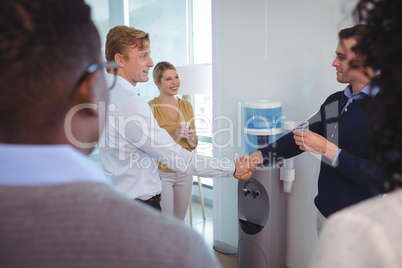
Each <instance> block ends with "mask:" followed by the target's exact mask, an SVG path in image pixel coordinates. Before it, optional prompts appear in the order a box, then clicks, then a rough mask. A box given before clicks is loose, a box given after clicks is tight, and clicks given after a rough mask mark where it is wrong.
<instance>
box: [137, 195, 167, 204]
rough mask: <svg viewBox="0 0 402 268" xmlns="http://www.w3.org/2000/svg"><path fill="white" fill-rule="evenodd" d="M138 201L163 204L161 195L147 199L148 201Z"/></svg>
mask: <svg viewBox="0 0 402 268" xmlns="http://www.w3.org/2000/svg"><path fill="white" fill-rule="evenodd" d="M137 200H140V201H143V202H147V203H153V202H157V203H160V202H161V194H157V195H154V196H153V197H151V198H149V199H146V200H142V199H137Z"/></svg>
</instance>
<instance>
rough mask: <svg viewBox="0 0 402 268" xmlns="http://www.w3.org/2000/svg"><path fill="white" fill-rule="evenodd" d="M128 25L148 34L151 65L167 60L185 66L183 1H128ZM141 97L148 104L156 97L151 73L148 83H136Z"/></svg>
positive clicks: (184, 6)
mask: <svg viewBox="0 0 402 268" xmlns="http://www.w3.org/2000/svg"><path fill="white" fill-rule="evenodd" d="M129 9H130V13H129V18H130V26H132V27H134V28H138V29H140V30H143V31H145V32H147V33H149V35H150V38H151V55H152V59H153V61H154V64H157V63H158V62H160V61H169V62H170V63H172V64H173V65H176V66H177V65H184V64H186V63H187V6H186V0H169V1H166V0H148V1H144V0H129ZM138 90H139V91H140V93H141V97H144V99H146V100H147V101H148V100H150V99H153V98H154V97H156V96H158V95H159V91H158V88H157V87H156V86H155V84H154V82H153V79H152V74H150V75H149V82H148V83H139V84H138Z"/></svg>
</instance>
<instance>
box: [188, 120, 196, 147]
mask: <svg viewBox="0 0 402 268" xmlns="http://www.w3.org/2000/svg"><path fill="white" fill-rule="evenodd" d="M186 139H187V144H188V145H189V146H190V148H191V149H194V148H195V147H197V143H198V141H197V139H196V138H195V137H194V130H193V129H192V128H191V126H189V127H188V129H187V136H186Z"/></svg>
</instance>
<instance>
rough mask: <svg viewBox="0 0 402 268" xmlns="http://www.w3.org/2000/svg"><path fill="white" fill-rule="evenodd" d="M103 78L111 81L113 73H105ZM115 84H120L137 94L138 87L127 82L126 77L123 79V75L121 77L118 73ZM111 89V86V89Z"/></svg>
mask: <svg viewBox="0 0 402 268" xmlns="http://www.w3.org/2000/svg"><path fill="white" fill-rule="evenodd" d="M105 78H106V79H107V80H108V81H110V82H112V81H113V79H114V75H113V74H109V73H106V76H105ZM116 85H120V86H122V87H123V88H125V89H129V90H131V91H133V92H134V93H135V94H136V95H139V92H138V89H137V88H136V87H134V86H133V84H131V83H130V82H128V81H127V80H126V79H124V78H123V77H121V76H120V75H118V76H117V77H116ZM111 90H112V91H113V88H112V89H111Z"/></svg>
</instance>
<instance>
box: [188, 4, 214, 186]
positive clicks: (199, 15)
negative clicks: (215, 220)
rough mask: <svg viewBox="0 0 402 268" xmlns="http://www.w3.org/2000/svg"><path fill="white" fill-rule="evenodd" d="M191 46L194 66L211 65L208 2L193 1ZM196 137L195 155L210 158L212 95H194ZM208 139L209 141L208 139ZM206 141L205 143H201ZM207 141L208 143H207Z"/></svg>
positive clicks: (208, 180) (209, 7)
mask: <svg viewBox="0 0 402 268" xmlns="http://www.w3.org/2000/svg"><path fill="white" fill-rule="evenodd" d="M192 18H193V46H194V51H193V55H194V59H193V61H194V64H212V17H211V1H210V0H193V14H192ZM193 100H194V101H193V107H194V114H195V115H196V117H195V118H196V121H195V124H196V127H197V131H198V132H197V135H198V136H205V137H207V138H203V137H200V143H199V144H198V149H197V153H199V154H202V155H206V156H212V149H213V148H212V144H211V142H210V137H211V135H212V124H213V121H212V94H199V95H194V98H193ZM208 138H209V139H208ZM203 140H206V142H202V141H203ZM208 141H209V142H208ZM201 181H202V183H203V184H207V185H210V186H212V185H213V179H211V178H202V179H201Z"/></svg>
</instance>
